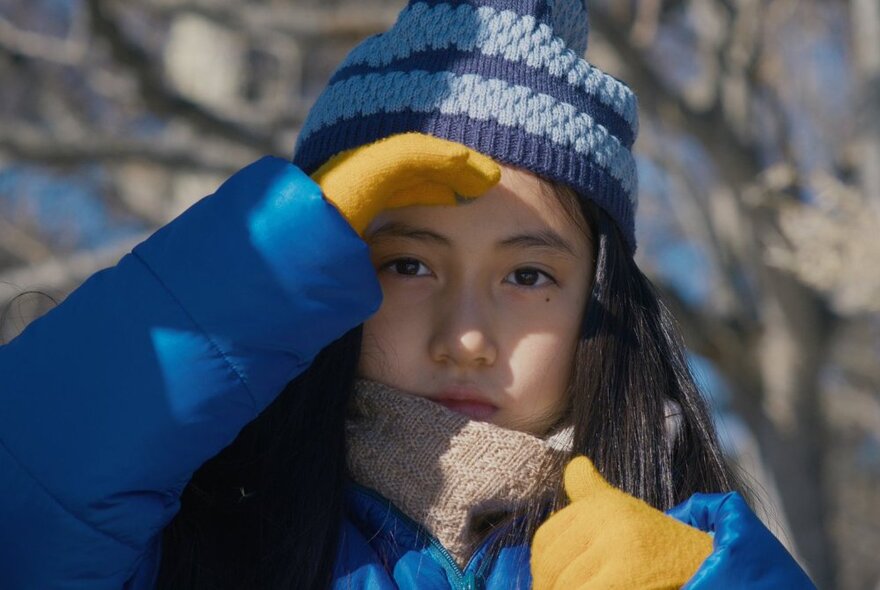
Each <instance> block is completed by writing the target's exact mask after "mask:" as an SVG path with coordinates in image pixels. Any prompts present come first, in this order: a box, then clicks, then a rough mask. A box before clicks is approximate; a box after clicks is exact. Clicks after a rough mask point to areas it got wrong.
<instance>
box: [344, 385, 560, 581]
mask: <svg viewBox="0 0 880 590" xmlns="http://www.w3.org/2000/svg"><path fill="white" fill-rule="evenodd" d="M349 416H350V417H349V420H348V423H347V437H348V438H347V440H348V468H349V472H350V474H351V476H352V478H353V479H354V481H356V482H357V483H359V484H361V485H363V486H366V487H368V488H371V489H373V490H375V491H377V492H379V493H380V494H381V495H382V496H384V497H386V498H387V499H388V500H390V501H391V502H392V503H393V504H394V505H395V506H396V507H397V508H398V509H400V510H401V511H402V512H403V513H404V514H406V515H407V516H409V517H410V518H412V519H413V520H415V521H416V522H418V523H420V524H421V525H422V526H424V527H425V528H426V529H427V530H428V531H429V532H430V533H431V534H432V535H433V536H434V537H436V538H437V539H438V540H439V541H440V542H441V543H442V544H443V546H444V547H445V548H446V549H447V550H448V551H449V553H450V554H451V555H452V556H453V557H454V559H455V560H456V562H458V564H459V565H460V566H462V567H464V565H465V564H466V562H467V560H468V558H469V557H470V556H471V554H472V553H473V551H474V549H475V548H476V546H477V545H478V544H479V543H480V541H481V540H482V538H483V535H484V532H483V531H482V530H481V527H480V526H479V523H481V522H482V521H483V520H484V519H485V518H487V517H496V516H498V515H500V514H505V513H510V512H512V511H514V510H516V509H517V508H519V507H522V506H523V505H524V504H526V503H527V502H529V501H531V500H536V499H537V500H540V499H542V498H546V499H548V500H549V498H550V497H551V495H552V494H553V493H554V491H555V490H556V488H557V486H558V484H559V480H560V477H561V465H562V462H563V460H564V457H565V456H567V450H566V445H567V442H568V440H569V439H570V436H569V435H570V432H569V430H570V429H565V430H562V431H560V432H558V433H555V434H554V436H553V437H550V438H548V439H546V440H545V439H541V438H538V437H536V436H533V435H531V434H527V433H524V432H518V431H515V430H508V429H505V428H501V427H499V426H495V425H493V424H489V423H487V422H479V421H476V420H471V419H470V418H468V417H466V416H463V415H461V414H458V413H455V412H453V411H451V410H449V409H447V408H445V407H444V406H441V405H439V404H436V403H434V402H432V401H430V400H427V399H425V398H421V397H417V396H413V395H409V394H406V393H403V392H400V391H397V390H394V389H391V388H389V387H387V386H385V385H381V384H379V383H375V382H372V381H359V382H358V383H357V385H356V389H355V393H354V395H353V398H352V404H351V407H350V412H349ZM554 474H555V475H554Z"/></svg>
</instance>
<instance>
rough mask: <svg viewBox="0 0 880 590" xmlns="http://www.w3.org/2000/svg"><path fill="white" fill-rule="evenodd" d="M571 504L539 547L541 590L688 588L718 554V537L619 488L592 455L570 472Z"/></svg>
mask: <svg viewBox="0 0 880 590" xmlns="http://www.w3.org/2000/svg"><path fill="white" fill-rule="evenodd" d="M565 491H566V493H568V497H569V498H570V499H571V504H569V505H568V506H566V507H565V508H563V509H562V510H560V511H559V512H556V513H555V514H553V515H552V516H551V517H550V518H548V519H547V521H546V522H545V523H544V524H542V525H541V526H540V527H539V528H538V531H537V532H536V533H535V538H534V540H533V541H532V579H533V581H534V588H535V590H594V589H595V590H599V589H601V590H609V589H614V588H621V589H626V590H648V589H650V590H660V589H664V590H665V589H671V588H680V587H681V586H682V585H684V584H685V583H686V582H687V581H688V580H689V579H690V578H691V577H693V575H694V574H695V573H696V571H697V569H698V568H699V567H700V564H702V563H703V560H705V559H706V558H707V557H708V556H709V554H710V553H712V538H711V537H710V536H709V535H708V534H706V533H704V532H702V531H699V530H697V529H695V528H692V527H690V526H688V525H686V524H683V523H681V522H679V521H677V520H675V519H674V518H672V517H671V516H667V515H666V514H664V513H662V512H660V511H659V510H657V509H655V508H652V507H651V506H649V505H648V504H646V503H645V502H642V501H641V500H639V499H637V498H634V497H632V496H630V495H628V494H626V493H625V492H623V491H621V490H618V489H617V488H614V487H612V486H611V484H609V483H608V482H607V481H605V479H604V478H603V477H602V476H601V475H600V474H599V472H598V471H597V470H596V468H595V467H594V466H593V463H592V462H591V461H590V460H589V459H587V458H586V457H576V458H574V459H573V460H572V461H571V462H570V463H569V464H568V466H567V467H566V468H565Z"/></svg>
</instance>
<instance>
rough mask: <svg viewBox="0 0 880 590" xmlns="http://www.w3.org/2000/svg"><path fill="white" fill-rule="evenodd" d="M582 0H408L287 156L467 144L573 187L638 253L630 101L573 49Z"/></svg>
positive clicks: (335, 79)
mask: <svg viewBox="0 0 880 590" xmlns="http://www.w3.org/2000/svg"><path fill="white" fill-rule="evenodd" d="M587 22H588V21H587V11H586V7H585V6H584V1H583V0H467V1H465V0H445V1H438V0H410V2H409V4H408V5H407V6H406V7H405V8H404V9H403V11H402V12H401V13H400V15H399V16H398V19H397V22H396V23H395V25H394V26H393V27H392V28H391V29H390V30H389V31H387V32H385V33H383V34H380V35H375V36H373V37H370V38H368V39H367V40H365V41H364V42H363V43H361V44H360V45H359V46H357V47H356V48H355V49H354V50H352V52H351V53H350V54H349V55H348V56H347V57H346V59H345V60H344V61H343V63H342V64H341V65H340V67H339V68H338V69H337V71H336V72H335V73H334V75H333V76H332V78H331V80H330V82H329V84H328V86H327V88H326V89H325V90H324V92H323V93H322V94H321V95H320V97H319V98H318V100H317V102H316V103H315V105H314V106H313V107H312V109H311V111H310V113H309V115H308V117H307V118H306V121H305V122H304V124H303V127H302V129H301V131H300V134H299V137H298V139H297V146H296V150H295V152H294V158H293V161H294V164H296V165H297V166H299V167H300V168H302V169H303V170H304V171H306V172H307V173H309V174H311V173H312V172H313V171H314V170H316V169H317V168H318V167H319V166H321V165H322V164H323V163H324V162H326V161H327V160H328V159H329V158H330V157H332V156H333V155H335V154H338V153H339V152H342V151H345V150H348V149H351V148H354V147H357V146H360V145H364V144H367V143H371V142H373V141H375V140H377V139H380V138H382V137H387V136H390V135H394V134H397V133H402V132H406V131H419V132H422V133H426V134H429V135H434V136H436V137H440V138H444V139H448V140H451V141H455V142H458V143H461V144H464V145H466V146H469V147H471V148H473V149H475V150H477V151H479V152H481V153H483V154H486V155H488V156H490V157H492V158H494V159H495V160H496V161H498V162H502V163H506V164H509V165H512V166H518V167H521V168H525V169H527V170H529V171H531V172H534V173H536V174H539V175H542V176H545V177H548V178H550V179H553V180H555V181H559V182H561V183H563V184H566V185H568V186H570V187H572V188H574V189H575V190H576V191H577V192H578V194H580V195H582V196H583V197H584V198H589V199H591V200H593V201H594V202H595V203H596V204H598V205H599V206H600V207H602V208H603V209H605V211H607V212H608V214H609V215H610V216H611V217H612V218H613V219H614V220H615V221H616V223H617V224H618V226H619V228H620V230H621V232H622V234H623V236H624V237H625V239H626V241H627V243H628V244H629V246H630V249H631V250H632V251H635V225H634V224H635V221H634V217H635V209H636V193H637V175H636V167H635V160H634V158H633V154H632V151H631V149H632V145H633V142H634V141H635V137H636V134H637V131H638V106H637V101H636V98H635V96H634V95H633V93H632V92H631V91H630V90H629V88H627V86H626V85H625V84H623V83H622V82H620V81H618V80H616V79H615V78H613V77H611V76H609V75H607V74H605V73H603V72H601V71H600V70H599V69H597V68H595V67H593V66H592V65H591V64H589V63H588V62H587V61H585V60H584V59H583V58H582V57H581V56H582V55H583V54H584V52H585V51H586V48H587V40H588V26H587Z"/></svg>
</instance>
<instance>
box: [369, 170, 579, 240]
mask: <svg viewBox="0 0 880 590" xmlns="http://www.w3.org/2000/svg"><path fill="white" fill-rule="evenodd" d="M387 222H402V223H407V224H412V225H420V226H426V227H430V228H434V229H442V230H443V231H444V233H445V234H447V235H451V236H455V235H462V236H464V235H467V236H471V237H480V236H482V237H486V238H494V237H497V236H500V235H502V234H505V233H510V232H522V231H540V230H543V229H552V230H554V231H555V232H557V233H559V234H562V235H563V236H564V237H566V238H568V239H569V240H572V241H577V240H578V237H583V236H581V234H582V231H581V229H580V227H579V226H578V224H577V222H576V220H573V219H571V217H570V215H569V214H568V213H567V212H566V211H565V209H564V208H563V206H562V205H561V203H560V202H559V199H558V198H557V197H556V196H555V195H554V193H553V187H552V185H550V183H548V182H547V181H545V180H543V179H541V178H540V177H538V176H536V175H535V174H532V173H531V172H528V171H525V170H522V169H519V168H514V167H511V166H507V165H501V181H500V182H499V183H498V184H497V185H495V186H494V187H492V188H491V189H490V190H489V191H488V192H486V193H485V194H484V195H482V196H480V197H479V198H477V199H474V200H472V201H470V202H467V203H466V204H463V205H459V206H456V207H437V206H430V207H428V206H414V207H404V208H401V209H393V210H386V211H384V212H383V213H381V214H380V215H379V216H378V217H377V218H376V220H375V221H374V223H373V225H372V226H371V227H377V226H378V225H381V224H383V223H387ZM369 233H370V230H369V229H368V231H367V235H369Z"/></svg>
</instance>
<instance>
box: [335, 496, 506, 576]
mask: <svg viewBox="0 0 880 590" xmlns="http://www.w3.org/2000/svg"><path fill="white" fill-rule="evenodd" d="M350 485H351V486H352V488H354V490H355V491H356V492H358V493H362V494H364V495H366V496H369V497H370V498H373V499H374V500H376V501H378V502H380V503H382V504H386V505H387V506H388V508H389V510H391V511H392V512H393V513H394V515H395V516H397V517H398V518H399V519H400V520H401V521H403V522H404V523H405V524H407V525H408V526H409V527H410V528H412V529H413V530H415V532H416V533H417V534H418V536H420V537H423V538H424V539H426V540H427V541H428V544H429V546H430V548H431V553H433V554H434V556H435V557H436V558H439V559H438V561H440V564H441V566H442V567H443V569H444V570H445V571H446V572H447V577H449V576H448V574H452V578H453V580H454V581H453V588H455V590H480V588H481V587H482V584H483V581H484V580H483V577H484V575H485V572H486V570H487V569H488V566H489V559H488V558H484V559H483V563H482V564H480V567H479V568H478V571H477V572H476V573H474V572H473V571H470V567H471V564H472V563H473V561H474V559H475V558H476V556H477V555H479V554H480V552H481V551H482V550H483V549H484V548H485V547H486V545H488V544H489V543H491V542H492V541H493V540H495V538H496V537H497V536H498V535H500V534H501V533H502V532H504V531H506V530H507V529H508V528H509V527H510V523H507V524H506V525H505V526H502V527H499V528H498V530H495V531H492V533H491V534H490V535H489V536H488V537H486V538H485V539H483V542H482V543H480V544H479V545H478V546H477V548H476V550H475V551H474V552H473V554H472V555H471V557H470V558H469V559H468V562H467V564H465V568H464V570H462V569H461V568H460V567H459V566H458V564H457V563H456V562H455V559H454V558H453V557H452V554H451V553H449V550H448V549H446V547H444V546H443V543H441V542H440V541H439V540H438V539H437V538H436V537H435V536H434V535H432V534H431V533H429V532H428V530H427V529H426V528H425V527H423V526H422V525H421V524H419V523H418V522H416V521H415V520H413V519H412V518H410V517H409V516H407V515H406V514H404V513H403V512H401V510H400V509H399V508H398V507H397V506H395V505H394V503H392V502H391V501H390V500H389V499H388V498H385V497H384V496H382V495H381V494H379V493H378V492H376V491H374V490H371V489H370V488H366V487H364V486H362V485H360V484H356V483H354V482H351V483H350Z"/></svg>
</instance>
